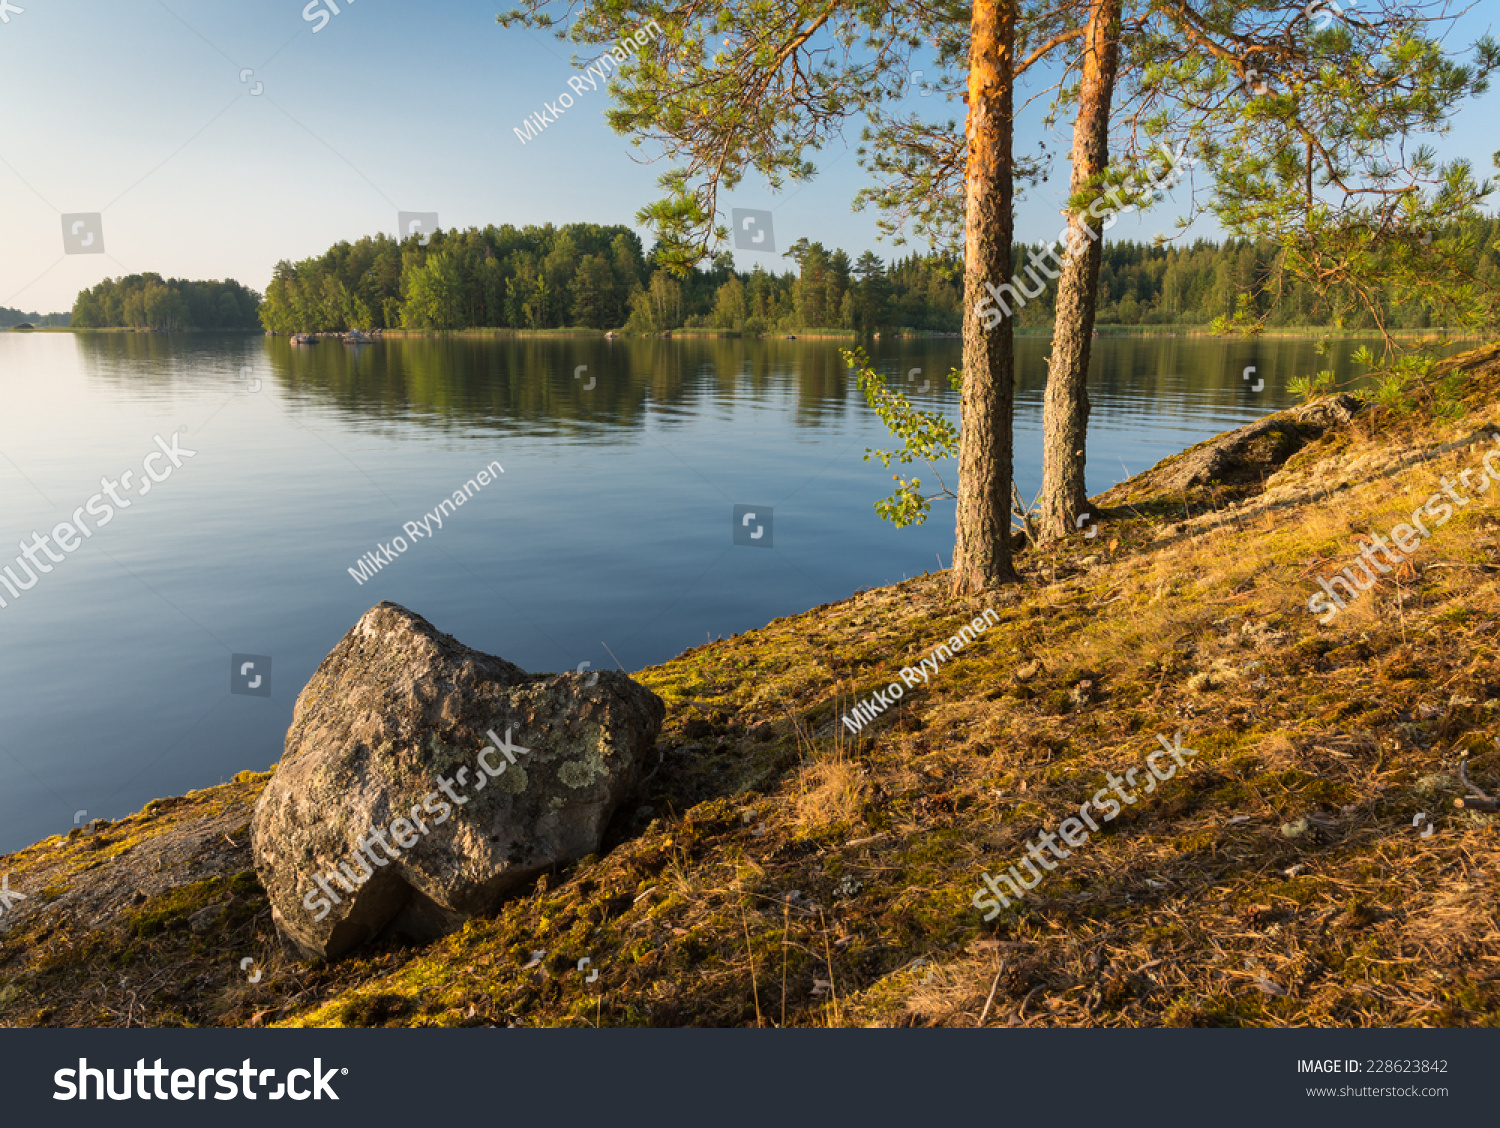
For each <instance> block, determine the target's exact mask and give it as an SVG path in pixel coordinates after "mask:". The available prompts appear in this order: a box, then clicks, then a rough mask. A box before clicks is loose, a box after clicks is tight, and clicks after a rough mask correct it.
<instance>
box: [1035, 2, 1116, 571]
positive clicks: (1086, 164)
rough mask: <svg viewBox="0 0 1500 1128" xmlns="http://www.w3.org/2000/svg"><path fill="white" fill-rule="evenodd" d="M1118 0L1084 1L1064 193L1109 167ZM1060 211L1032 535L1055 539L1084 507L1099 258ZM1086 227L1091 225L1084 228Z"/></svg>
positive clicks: (1085, 228)
mask: <svg viewBox="0 0 1500 1128" xmlns="http://www.w3.org/2000/svg"><path fill="white" fill-rule="evenodd" d="M1120 9H1121V0H1091V3H1090V5H1089V22H1088V30H1087V33H1086V35H1085V38H1084V56H1083V68H1082V73H1081V76H1080V80H1079V92H1078V116H1077V117H1076V118H1075V119H1074V122H1073V172H1072V178H1071V182H1070V195H1076V194H1077V193H1078V192H1080V191H1082V190H1083V189H1084V188H1085V187H1086V186H1087V185H1088V182H1089V180H1090V179H1091V178H1093V177H1095V176H1097V175H1098V174H1099V173H1101V172H1102V171H1104V168H1105V167H1106V166H1107V165H1108V164H1109V116H1110V109H1111V106H1112V103H1113V100H1114V90H1115V79H1116V76H1117V74H1118V72H1119V65H1120ZM1067 214H1068V236H1067V248H1068V253H1067V257H1066V258H1064V259H1063V260H1062V272H1061V276H1060V277H1059V278H1058V284H1057V317H1056V320H1055V322H1054V324H1053V332H1052V357H1051V361H1050V362H1049V364H1048V366H1047V391H1046V396H1045V398H1044V401H1043V438H1042V493H1041V498H1040V500H1039V503H1038V508H1039V510H1040V515H1039V518H1038V521H1037V530H1038V538H1039V539H1040V540H1041V541H1042V543H1044V544H1045V543H1047V542H1049V541H1057V540H1061V539H1062V538H1063V537H1066V536H1068V535H1069V534H1070V533H1072V532H1074V531H1075V530H1076V529H1077V527H1078V525H1077V522H1078V518H1079V516H1080V514H1083V513H1085V512H1086V511H1087V510H1088V508H1089V501H1088V490H1087V486H1086V484H1085V479H1084V472H1085V469H1086V466H1087V463H1088V425H1089V393H1088V376H1089V359H1090V355H1091V353H1092V349H1093V337H1094V308H1095V306H1096V305H1097V304H1098V300H1099V269H1100V264H1101V263H1102V261H1103V253H1104V251H1103V241H1102V235H1103V233H1102V231H1100V229H1099V223H1100V221H1099V220H1098V219H1094V218H1092V217H1090V216H1089V215H1088V213H1087V212H1086V211H1070V212H1068V213H1067ZM1090 224H1092V225H1093V226H1092V227H1091V226H1090Z"/></svg>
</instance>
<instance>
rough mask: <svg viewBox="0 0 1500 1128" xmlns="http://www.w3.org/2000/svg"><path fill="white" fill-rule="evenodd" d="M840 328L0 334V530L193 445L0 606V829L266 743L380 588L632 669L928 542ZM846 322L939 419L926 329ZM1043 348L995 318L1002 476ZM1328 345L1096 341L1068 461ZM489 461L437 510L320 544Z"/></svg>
mask: <svg viewBox="0 0 1500 1128" xmlns="http://www.w3.org/2000/svg"><path fill="white" fill-rule="evenodd" d="M840 345H841V342H837V341H812V340H797V341H790V340H784V339H780V338H770V339H766V340H740V339H730V338H722V339H673V340H661V339H649V340H620V341H612V342H611V341H606V340H604V339H602V338H529V339H517V338H507V337H496V338H442V337H432V338H416V339H410V340H390V341H383V342H379V343H376V344H373V345H368V346H359V347H351V346H346V345H343V344H340V343H337V342H332V341H327V342H322V343H320V344H317V345H314V346H293V345H291V344H290V343H289V342H288V341H287V340H285V339H284V338H261V337H253V336H211V335H195V336H174V335H166V334H154V333H151V334H148V333H139V334H96V335H91V334H80V335H77V336H73V335H68V334H34V335H20V334H0V397H3V398H0V402H4V403H5V404H6V405H7V410H6V411H5V413H4V414H0V454H3V455H4V457H3V458H0V543H3V544H15V543H18V542H21V541H23V540H28V539H29V538H30V536H31V534H32V532H33V530H42V531H45V530H50V529H51V528H52V527H53V526H54V525H55V524H56V523H57V522H58V521H61V520H64V519H66V516H67V514H68V513H70V512H71V511H72V510H73V508H74V507H76V506H78V505H81V504H82V503H83V502H84V501H85V500H86V499H87V498H88V497H89V496H90V495H92V494H94V493H95V492H97V491H98V490H99V489H100V484H99V483H100V478H101V476H102V475H114V474H117V473H118V472H120V471H121V470H122V469H124V468H126V467H129V466H132V465H136V464H138V462H139V460H140V457H141V454H142V452H143V451H146V450H149V449H151V442H152V436H154V435H165V434H168V433H170V432H172V431H179V432H180V433H181V434H182V435H183V436H184V437H183V445H184V446H185V447H188V448H190V449H192V450H194V451H195V452H196V453H195V454H194V455H193V456H192V458H191V459H189V460H188V461H187V462H186V464H185V465H184V466H183V467H182V468H181V469H180V470H178V471H177V472H176V473H174V475H173V476H172V478H171V479H170V481H166V482H164V483H162V485H161V486H160V488H159V489H157V490H154V491H153V492H152V493H151V495H150V496H149V497H143V498H141V499H140V500H139V502H138V503H137V504H136V505H135V506H133V507H132V508H131V509H130V510H129V511H128V512H126V513H122V514H120V516H119V519H118V520H117V521H116V522H115V523H113V524H112V525H111V526H110V527H108V528H100V529H98V530H97V531H96V535H95V536H93V537H91V538H89V540H88V541H87V542H85V543H84V545H83V547H82V548H80V549H79V550H78V551H77V552H75V553H73V554H72V555H70V556H69V557H68V558H67V559H66V561H65V562H64V563H62V564H59V565H57V566H56V568H55V570H54V572H53V573H50V574H47V575H44V576H43V577H41V580H42V582H39V583H38V584H37V585H36V587H35V588H34V589H31V590H28V591H27V592H25V593H24V596H23V597H22V598H19V599H16V600H14V601H13V602H12V604H11V606H8V607H5V608H0V640H3V645H0V686H3V687H4V690H3V694H0V722H3V723H0V850H6V849H12V848H15V847H17V846H20V845H23V844H25V843H28V842H31V841H34V840H36V839H38V838H40V837H43V836H45V835H47V834H55V833H61V832H65V831H67V830H68V829H69V828H70V827H71V825H72V819H73V817H74V814H75V812H77V811H81V810H82V811H87V817H89V818H97V817H106V818H115V817H118V816H119V815H121V814H124V813H127V812H129V811H132V810H136V809H138V808H139V807H140V806H141V805H142V804H143V803H144V802H145V801H146V800H148V799H150V798H153V797H155V796H160V795H166V794H177V793H181V792H183V791H186V790H189V789H191V788H195V787H202V786H205V785H209V784H212V783H216V782H218V781H219V780H220V779H223V778H227V777H228V776H231V775H233V774H234V773H235V772H237V771H240V770H243V769H246V768H256V769H259V768H264V767H266V766H267V765H269V764H270V763H272V762H274V761H275V759H276V758H277V757H278V756H279V754H280V750H281V741H282V737H283V736H284V734H285V731H286V727H287V724H288V723H289V721H290V715H291V707H292V704H293V702H294V701H295V699H296V695H297V693H298V691H299V690H300V689H301V687H302V686H303V685H304V684H305V683H306V680H307V678H308V677H309V676H310V675H311V673H312V671H313V669H314V668H315V667H316V665H317V663H318V662H319V661H321V659H322V658H323V656H324V655H325V654H327V652H328V651H329V650H330V649H332V647H333V646H334V644H335V643H336V642H337V641H338V640H339V638H340V637H341V636H342V635H343V634H344V632H345V631H347V630H348V629H349V627H350V626H351V625H352V624H353V623H354V622H355V621H356V620H357V619H358V617H359V616H360V615H361V614H362V613H363V612H364V611H365V610H367V609H368V608H369V607H370V606H371V605H373V604H374V603H376V602H378V601H380V600H383V599H389V600H393V601H395V602H398V603H401V604H403V605H405V606H407V607H410V608H412V609H413V610H415V611H417V612H418V613H419V614H422V615H424V616H425V617H427V618H428V619H430V620H431V621H432V622H433V623H434V624H436V625H437V626H438V627H439V628H440V629H442V630H445V631H448V632H449V633H451V634H453V635H455V636H457V637H458V638H459V639H460V640H461V641H463V642H465V643H467V644H469V645H472V646H475V647H478V648H480V649H483V650H487V651H490V652H492V653H496V654H500V655H503V656H504V657H506V658H508V659H510V660H511V661H513V662H516V663H518V664H520V665H521V666H523V667H525V668H527V669H530V670H538V671H540V670H557V669H565V668H571V667H574V666H577V665H578V664H579V663H580V662H589V663H591V664H592V665H593V666H594V667H596V668H597V667H603V666H606V665H611V666H612V665H613V664H614V661H615V659H616V658H617V659H618V660H619V662H620V663H621V664H623V665H624V666H625V667H627V668H629V669H638V668H639V667H641V666H643V665H647V664H650V663H654V662H659V661H662V660H664V659H666V658H669V657H671V656H672V655H674V654H677V653H679V652H680V651H682V650H683V649H685V648H686V647H689V646H692V645H695V644H698V643H701V642H703V641H705V639H708V638H712V637H716V636H719V635H726V636H727V635H729V634H733V633H737V632H740V631H744V630H748V629H751V628H753V627H756V626H759V625H762V624H764V623H766V622H768V621H770V620H771V619H773V618H777V617H779V616H783V615H789V614H795V613H798V612H801V611H803V610H806V609H807V608H809V607H812V606H815V605H817V604H819V603H823V602H827V601H830V600H835V599H841V598H844V597H846V596H848V595H849V594H850V593H851V592H853V591H855V590H856V589H859V588H865V587H871V586H874V585H878V584H885V583H892V582H896V581H899V580H900V579H902V578H903V577H904V576H910V575H915V574H918V573H920V572H925V571H929V570H931V569H933V568H936V567H937V566H938V565H939V564H942V565H944V566H946V565H947V564H948V563H949V561H950V557H951V553H952V547H953V529H952V521H953V511H952V508H951V506H945V505H942V504H939V505H936V506H934V512H933V516H932V518H931V519H930V520H929V521H928V523H927V524H926V525H925V526H922V527H919V528H911V529H904V530H898V529H894V528H892V527H891V526H890V525H888V524H886V523H884V522H882V521H880V519H879V518H878V516H877V515H876V513H875V511H874V508H873V503H874V501H875V500H876V499H877V498H880V497H883V496H884V495H885V494H887V493H888V492H889V490H890V488H891V482H890V473H891V471H887V470H885V469H883V468H882V467H880V466H879V465H878V464H868V463H865V462H863V461H862V456H863V455H864V453H865V451H866V449H867V448H869V447H879V446H888V445H891V441H892V440H891V439H890V437H889V436H888V435H887V434H886V433H885V431H884V429H883V428H882V427H881V426H880V425H879V422H878V420H876V419H875V418H874V417H873V415H872V413H871V412H870V411H869V410H868V408H867V407H866V406H865V403H864V400H863V397H862V396H861V394H860V393H859V391H858V389H857V388H856V386H855V384H854V381H853V379H852V377H851V375H850V373H849V372H848V371H847V369H846V368H845V365H844V363H843V360H842V358H841V357H840V355H839V348H840ZM865 347H866V348H867V350H868V351H869V352H870V355H871V356H872V358H873V360H874V362H875V364H876V365H877V367H878V368H879V369H880V370H881V371H882V372H884V373H885V374H886V375H887V377H888V378H889V379H890V380H891V382H892V385H893V386H894V387H896V388H898V389H899V390H902V391H905V392H906V393H907V394H908V395H910V396H911V397H912V398H913V399H914V400H915V401H916V402H917V403H918V405H919V406H922V407H925V408H929V409H938V410H942V411H944V412H946V413H947V414H948V416H949V417H950V418H953V419H956V418H957V411H958V395H957V393H956V392H954V391H953V390H952V389H951V388H950V387H949V386H948V384H947V381H946V374H947V372H948V370H949V369H950V368H951V367H953V366H954V365H956V364H958V363H959V360H960V355H961V352H960V342H959V341H958V340H956V339H951V338H944V339H933V340H923V341H904V340H882V341H878V342H867V343H866V346H865ZM1049 347H1050V345H1049V342H1048V341H1047V340H1045V339H1039V338H1023V339H1021V340H1020V341H1018V343H1017V353H1018V362H1019V373H1020V388H1019V392H1018V396H1017V416H1016V433H1017V434H1016V438H1017V479H1018V482H1019V485H1020V487H1021V489H1022V491H1023V493H1025V494H1027V495H1028V496H1030V495H1031V494H1034V493H1035V490H1036V488H1037V483H1038V481H1039V478H1040V465H1039V458H1040V437H1041V418H1040V411H1041V400H1042V380H1043V376H1044V371H1045V357H1046V354H1047V351H1048V349H1049ZM1350 351H1351V349H1350V347H1348V346H1339V347H1336V349H1335V350H1334V354H1333V362H1332V363H1331V364H1329V363H1328V362H1326V361H1320V360H1319V358H1318V357H1317V356H1316V354H1315V351H1314V348H1313V345H1312V343H1311V342H1310V341H1303V340H1277V341H1257V342H1233V343H1224V342H1219V341H1213V340H1205V339H1201V338H1196V339H1195V338H1126V339H1109V338H1101V339H1099V340H1097V341H1096V342H1095V352H1094V366H1093V377H1092V380H1091V384H1090V389H1089V391H1090V397H1091V399H1092V402H1093V416H1092V424H1091V434H1090V460H1089V485H1090V489H1091V490H1092V491H1098V490H1102V489H1105V488H1107V487H1108V486H1110V485H1112V484H1113V483H1114V482H1115V481H1117V480H1119V479H1120V478H1122V477H1124V476H1125V475H1126V474H1127V473H1137V472H1139V471H1140V470H1142V469H1144V468H1145V467H1147V466H1148V465H1150V464H1151V463H1154V462H1156V461H1158V460H1159V459H1160V458H1162V457H1164V456H1165V455H1167V454H1169V453H1172V452H1174V451H1176V450H1180V449H1182V448H1183V447H1185V446H1188V445H1190V444H1192V443H1194V442H1197V441H1199V440H1201V439H1203V438H1206V437H1208V436H1209V435H1212V434H1214V433H1217V432H1219V431H1222V430H1224V429H1226V428H1229V427H1233V426H1236V425H1238V424H1240V423H1243V422H1245V421H1248V420H1250V419H1252V418H1255V417H1257V416H1260V415H1263V414H1265V413H1266V412H1268V411H1271V410H1274V409H1276V408H1278V407H1281V406H1285V405H1286V404H1288V403H1289V402H1291V397H1290V396H1289V395H1288V393H1287V391H1286V386H1287V383H1288V381H1289V380H1290V379H1291V378H1293V377H1296V376H1305V375H1309V374H1311V373H1312V372H1313V371H1315V370H1316V369H1317V368H1318V367H1324V366H1331V367H1333V368H1334V369H1335V370H1336V371H1337V372H1338V373H1339V374H1340V376H1341V377H1344V376H1347V375H1349V372H1350V365H1349V362H1348V354H1349V352H1350ZM1250 366H1254V367H1255V369H1256V371H1255V373H1254V374H1253V375H1254V378H1255V379H1259V380H1263V381H1264V387H1263V388H1262V390H1261V391H1258V392H1257V391H1253V390H1252V384H1253V382H1254V381H1253V380H1245V379H1243V375H1244V370H1245V369H1246V368H1247V367H1250ZM257 382H258V383H257ZM257 387H258V389H259V390H258V391H252V389H254V388H257ZM492 461H498V462H499V463H500V464H501V465H502V466H503V468H504V474H503V476H498V477H497V481H496V483H495V484H493V485H490V486H486V487H485V489H484V490H483V492H482V494H480V495H478V496H476V497H474V498H473V499H472V500H470V501H469V502H468V503H467V504H465V505H464V506H463V507H462V508H461V509H459V510H458V511H457V512H455V513H454V514H452V515H451V516H449V517H447V518H446V519H445V522H444V524H443V527H442V528H441V529H440V530H434V531H433V533H432V535H430V536H428V537H424V538H420V539H415V540H414V541H413V543H411V544H410V546H409V548H408V549H407V550H406V551H404V552H401V553H400V554H398V555H397V557H396V558H395V559H393V560H392V561H391V562H390V563H389V564H387V565H385V566H384V567H383V568H382V569H381V570H380V571H379V572H378V573H377V574H375V575H373V576H371V577H370V578H369V579H367V580H364V581H363V582H357V581H356V580H355V579H354V578H353V577H352V576H351V575H350V571H349V570H350V568H351V567H352V566H354V565H355V564H357V562H358V561H359V560H360V559H361V557H362V555H363V554H365V553H368V552H370V551H372V550H374V549H375V548H376V546H377V545H380V544H382V543H387V542H389V541H390V540H391V539H392V538H393V537H394V536H396V535H398V534H401V533H402V531H403V528H404V527H405V523H406V522H410V521H413V520H418V519H420V517H421V516H422V514H424V513H426V512H429V511H430V510H431V509H432V508H433V506H434V505H435V504H436V503H438V502H440V501H441V500H442V499H443V498H446V497H448V496H450V495H451V494H452V493H453V491H454V490H455V489H456V488H458V487H459V486H461V485H462V484H463V482H465V481H466V480H468V479H469V478H471V477H473V476H474V474H475V473H476V471H477V470H478V469H479V468H481V467H482V466H485V465H486V464H489V463H490V462H492ZM912 469H913V470H914V471H915V472H916V473H918V474H919V476H922V477H924V478H926V479H929V481H930V475H929V474H928V472H927V470H926V469H925V468H923V467H920V466H918V467H913V468H912ZM944 477H945V478H946V480H948V481H949V482H952V481H953V480H954V478H953V473H952V467H951V466H950V467H945V468H944ZM736 506H742V507H746V506H748V507H753V508H754V511H755V512H757V513H765V514H767V516H768V517H769V516H770V515H772V514H774V538H773V543H772V544H771V545H770V546H769V547H766V546H764V545H763V544H754V545H736V544H735V543H734V542H733V539H732V525H733V520H734V512H735V507H736ZM7 553H8V550H6V552H0V557H6V558H5V559H0V564H4V563H6V562H8V556H7ZM235 653H240V654H252V655H264V656H269V657H270V658H271V659H272V671H273V673H272V677H271V690H272V692H271V696H270V697H259V696H247V695H242V694H232V693H231V692H230V676H229V670H228V666H229V663H230V657H231V655H232V654H235ZM872 658H874V659H875V660H876V661H877V663H879V662H889V663H891V664H892V669H893V670H894V669H895V668H896V667H897V666H898V665H899V663H900V661H901V660H902V656H901V655H872Z"/></svg>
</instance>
